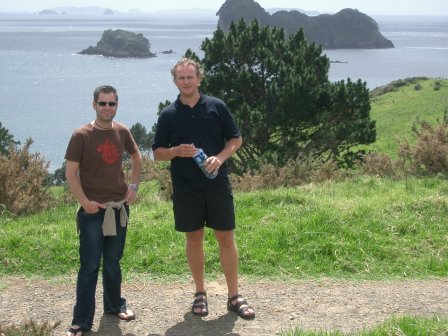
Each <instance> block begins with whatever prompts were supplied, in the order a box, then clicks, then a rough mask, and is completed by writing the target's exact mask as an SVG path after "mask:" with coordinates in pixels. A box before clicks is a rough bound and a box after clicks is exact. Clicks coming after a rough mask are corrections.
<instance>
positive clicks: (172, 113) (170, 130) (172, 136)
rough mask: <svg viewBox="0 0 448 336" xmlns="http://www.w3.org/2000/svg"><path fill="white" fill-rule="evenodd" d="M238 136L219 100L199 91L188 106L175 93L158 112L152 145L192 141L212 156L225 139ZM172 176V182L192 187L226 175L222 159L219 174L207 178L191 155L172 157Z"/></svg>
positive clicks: (226, 110) (167, 146) (206, 183)
mask: <svg viewBox="0 0 448 336" xmlns="http://www.w3.org/2000/svg"><path fill="white" fill-rule="evenodd" d="M239 136H240V131H239V129H238V127H237V126H236V124H235V121H234V120H233V117H232V115H231V114H230V111H229V109H228V107H227V105H226V104H225V103H224V102H223V101H222V100H220V99H218V98H214V97H210V96H206V95H203V94H201V98H200V99H199V101H198V103H197V104H196V105H195V106H194V107H193V108H191V107H190V106H188V105H184V104H183V103H182V102H181V101H180V99H179V97H178V98H177V99H176V101H175V102H174V103H172V104H171V105H169V106H167V107H166V108H165V109H163V111H162V112H161V113H160V116H159V119H158V122H157V130H156V134H155V137H154V143H153V145H152V149H153V150H156V149H157V148H159V147H165V148H170V147H175V146H178V145H180V144H194V145H195V147H198V148H202V149H203V150H204V151H205V153H206V154H207V155H208V156H213V155H217V154H218V153H219V152H221V150H222V149H223V148H224V145H225V143H226V142H227V141H228V140H230V139H232V138H238V137H239ZM171 177H172V179H173V184H174V185H175V186H189V187H192V188H204V187H207V186H211V185H214V184H217V183H222V182H223V181H228V179H229V178H228V175H227V165H226V164H225V163H224V164H223V165H222V166H221V168H219V174H218V176H216V177H215V178H214V179H212V180H210V179H208V178H207V177H205V176H204V174H203V173H202V171H201V170H200V168H199V167H198V166H197V164H196V163H195V162H194V160H193V158H180V157H176V158H174V159H173V160H171Z"/></svg>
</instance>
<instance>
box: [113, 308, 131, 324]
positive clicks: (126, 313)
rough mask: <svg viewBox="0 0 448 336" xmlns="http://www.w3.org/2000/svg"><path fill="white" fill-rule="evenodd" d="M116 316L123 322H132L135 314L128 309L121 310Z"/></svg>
mask: <svg viewBox="0 0 448 336" xmlns="http://www.w3.org/2000/svg"><path fill="white" fill-rule="evenodd" d="M117 316H118V318H119V319H120V320H123V321H132V320H134V319H135V314H134V312H133V311H132V310H130V309H123V311H121V312H119V313H117Z"/></svg>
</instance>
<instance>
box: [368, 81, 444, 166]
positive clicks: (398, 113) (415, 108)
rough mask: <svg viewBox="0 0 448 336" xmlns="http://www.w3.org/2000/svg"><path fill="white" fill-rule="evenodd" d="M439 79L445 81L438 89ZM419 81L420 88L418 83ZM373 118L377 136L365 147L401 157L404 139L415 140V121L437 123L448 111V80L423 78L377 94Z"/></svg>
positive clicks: (374, 101)
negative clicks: (398, 154) (413, 129)
mask: <svg viewBox="0 0 448 336" xmlns="http://www.w3.org/2000/svg"><path fill="white" fill-rule="evenodd" d="M436 82H439V83H441V85H440V88H439V89H438V90H435V89H434V87H435V86H437V85H436ZM416 85H419V86H420V87H421V88H420V89H419V90H416V89H415V86H416ZM371 107H372V110H371V115H370V116H371V118H372V119H373V120H376V130H377V140H376V142H375V143H374V144H371V145H369V146H366V147H363V148H366V149H368V150H372V151H376V152H380V153H385V154H388V155H390V156H391V157H392V158H396V157H397V148H398V145H399V143H401V142H403V141H404V139H407V140H409V141H410V142H411V143H413V140H414V138H413V134H412V131H411V129H412V125H413V124H414V123H415V122H417V121H419V120H420V121H421V120H425V121H428V122H430V123H435V122H436V121H437V120H442V119H443V114H444V112H448V81H447V80H440V79H428V80H419V81H418V82H416V83H412V84H408V85H406V86H402V87H398V88H397V89H396V90H395V91H392V92H388V93H385V94H382V95H380V96H377V97H375V98H373V99H372V101H371Z"/></svg>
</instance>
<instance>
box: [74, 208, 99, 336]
mask: <svg viewBox="0 0 448 336" xmlns="http://www.w3.org/2000/svg"><path fill="white" fill-rule="evenodd" d="M103 218H104V212H103V211H99V212H98V213H96V214H86V213H85V212H84V210H82V209H80V210H79V211H78V221H79V230H80V233H79V244H80V245H79V255H80V263H81V267H80V269H79V272H78V281H77V285H76V305H75V308H74V312H73V321H72V326H80V327H81V328H82V329H83V330H90V329H91V328H92V324H93V316H94V313H95V290H96V284H97V280H98V271H99V267H100V261H101V253H102V249H103V231H102V223H103Z"/></svg>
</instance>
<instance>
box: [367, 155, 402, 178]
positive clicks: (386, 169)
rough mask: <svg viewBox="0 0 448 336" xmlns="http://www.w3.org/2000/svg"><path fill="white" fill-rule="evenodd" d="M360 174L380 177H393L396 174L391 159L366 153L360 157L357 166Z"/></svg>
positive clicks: (387, 156)
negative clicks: (360, 159)
mask: <svg viewBox="0 0 448 336" xmlns="http://www.w3.org/2000/svg"><path fill="white" fill-rule="evenodd" d="M359 168H360V169H361V172H362V173H365V174H368V175H374V176H380V177H386V176H388V177H394V176H396V175H397V174H398V172H397V170H396V168H397V166H396V164H395V163H394V162H393V161H392V159H391V157H390V156H389V155H387V154H382V153H376V152H372V153H368V154H365V155H364V156H363V157H362V161H361V163H360V164H359Z"/></svg>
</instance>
